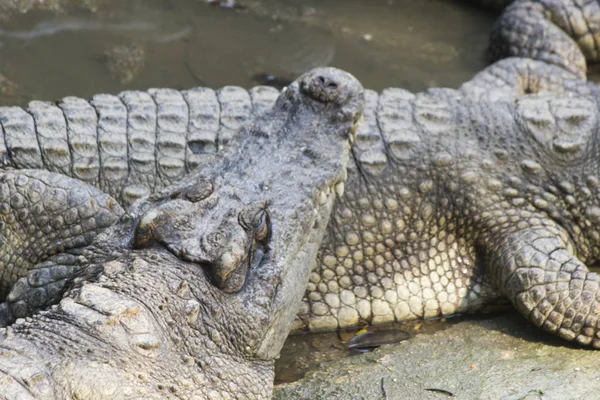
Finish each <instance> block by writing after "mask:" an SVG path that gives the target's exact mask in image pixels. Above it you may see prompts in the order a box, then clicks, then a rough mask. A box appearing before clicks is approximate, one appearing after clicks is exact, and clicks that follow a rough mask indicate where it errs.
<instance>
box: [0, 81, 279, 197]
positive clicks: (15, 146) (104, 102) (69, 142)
mask: <svg viewBox="0 0 600 400" xmlns="http://www.w3.org/2000/svg"><path fill="white" fill-rule="evenodd" d="M277 95H278V91H277V90H275V89H274V88H271V87H267V86H257V87H255V88H252V89H251V90H249V91H246V90H244V89H242V88H239V87H235V86H227V87H224V88H221V89H220V90H218V91H214V90H212V89H209V88H194V89H191V90H184V91H177V90H173V89H150V90H148V91H147V92H139V91H126V92H122V93H120V94H119V95H117V96H113V95H108V94H99V95H96V96H94V97H93V98H92V100H91V101H89V102H88V101H86V100H83V99H80V98H76V97H66V98H64V99H62V100H61V101H58V102H57V103H56V104H54V103H50V102H41V101H32V102H31V103H30V104H29V107H28V109H27V110H23V109H21V108H19V107H0V133H1V135H0V136H1V137H2V139H1V140H0V154H2V159H3V163H4V165H5V168H17V169H22V168H42V169H47V170H49V171H53V172H58V173H61V174H64V175H68V176H72V177H73V178H76V179H79V180H81V181H83V182H85V183H88V184H91V185H94V186H97V187H98V188H99V189H101V190H102V191H104V192H105V193H107V194H109V195H111V196H113V197H114V198H115V199H117V200H119V202H121V203H122V204H123V205H129V204H132V203H133V202H134V201H135V200H137V199H139V198H141V197H143V196H147V195H149V194H151V193H153V192H155V191H158V190H160V189H161V188H164V187H165V186H167V185H170V184H173V183H176V182H178V181H180V180H181V179H182V178H183V176H184V175H185V174H186V172H188V171H190V170H191V169H194V168H195V167H196V166H198V164H200V163H202V162H205V159H206V158H209V157H210V155H211V154H214V153H215V152H216V151H217V149H218V148H219V147H222V146H223V145H224V144H226V143H227V141H228V140H230V139H231V138H232V136H233V134H234V132H236V131H237V130H239V129H240V127H242V126H243V124H244V123H246V122H248V121H250V120H251V118H253V117H255V116H257V115H260V114H261V113H263V112H265V111H266V110H268V109H269V108H270V107H271V106H272V105H273V103H274V102H275V99H276V98H277Z"/></svg>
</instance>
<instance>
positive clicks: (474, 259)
mask: <svg viewBox="0 0 600 400" xmlns="http://www.w3.org/2000/svg"><path fill="white" fill-rule="evenodd" d="M233 91H235V92H237V93H240V94H242V95H243V97H244V98H245V101H244V103H243V104H244V106H242V107H238V108H236V109H239V110H243V112H244V114H243V115H244V117H243V118H252V115H253V112H254V113H257V114H260V112H261V111H260V109H261V107H256V104H258V103H256V102H254V103H253V100H252V99H253V98H255V97H253V96H256V94H257V93H259V92H261V93H266V92H269V90H266V89H263V88H257V89H252V90H250V91H249V93H248V92H245V91H243V90H242V89H239V88H235V89H234V88H229V89H227V92H233ZM167 92H168V93H169V94H171V95H172V98H176V99H177V102H178V104H181V105H182V107H172V106H169V105H167V104H163V103H161V102H160V101H157V100H156V99H158V98H159V96H157V95H156V93H160V91H153V90H151V91H149V92H148V93H143V92H126V93H127V94H126V95H125V94H121V95H119V96H107V95H103V96H102V98H105V99H110V101H111V102H113V103H114V104H116V105H117V106H116V107H113V108H111V110H117V109H118V110H121V111H120V113H119V114H117V113H112V114H111V113H109V112H107V111H105V110H102V109H100V110H98V109H99V107H98V105H99V104H100V103H101V102H100V101H95V100H93V101H92V102H90V103H89V104H88V103H86V102H84V101H83V100H77V101H75V100H71V99H66V100H63V101H62V102H59V103H58V104H57V105H52V104H48V103H44V104H43V107H44V108H45V109H46V110H52V113H50V112H47V113H40V112H39V111H36V109H39V108H41V107H42V103H39V102H35V103H34V104H33V106H31V105H30V108H29V109H28V110H27V111H25V110H21V109H17V108H11V109H10V110H8V109H0V115H3V116H4V117H2V118H0V122H1V125H2V127H3V132H4V134H5V137H6V139H5V141H4V142H5V145H6V146H7V147H6V151H5V152H4V154H5V156H4V162H5V164H6V165H8V166H13V167H18V168H22V166H23V163H24V161H20V160H26V159H27V160H29V159H31V158H27V157H26V156H28V155H30V154H35V156H36V158H35V160H36V163H37V164H36V165H38V166H39V167H43V168H47V169H51V170H53V171H57V172H60V173H63V174H70V173H73V174H74V172H75V171H79V169H78V168H74V167H73V166H74V165H75V163H76V162H78V161H77V160H79V159H78V158H77V157H75V156H72V158H68V156H69V155H70V154H72V153H73V154H74V153H75V152H68V151H63V152H62V154H64V155H65V157H66V160H67V161H65V162H64V163H63V164H61V165H63V167H62V168H63V169H62V170H58V169H53V168H58V167H55V165H57V163H54V164H53V163H50V162H48V161H46V160H49V159H50V157H49V156H44V154H48V153H52V152H48V150H47V149H51V148H56V147H57V145H56V144H53V143H56V142H52V141H47V142H46V141H45V139H46V138H47V137H49V135H48V134H41V131H40V129H41V128H43V127H53V129H46V132H53V133H58V134H60V135H61V136H60V137H61V140H60V143H63V144H64V146H66V148H70V147H69V143H70V142H72V141H73V139H72V137H77V135H75V136H73V135H72V133H71V132H72V131H73V130H74V129H73V128H72V127H73V126H76V125H77V124H75V123H73V122H71V121H78V123H79V127H78V128H77V129H79V130H82V129H83V127H85V126H86V122H82V121H85V119H82V118H80V119H78V118H73V117H71V116H70V114H69V111H66V112H65V111H64V110H68V109H69V106H70V104H73V103H75V102H77V103H78V104H82V105H84V107H86V108H90V109H92V110H93V109H94V107H96V112H95V113H92V112H90V113H89V114H90V115H93V114H97V115H98V119H97V120H93V122H92V123H90V126H89V127H88V128H89V129H91V131H92V132H98V133H97V135H98V136H97V137H98V138H99V139H98V142H100V141H101V139H100V138H101V137H102V135H103V134H105V133H106V132H111V134H112V133H114V132H117V130H116V129H113V128H110V129H109V128H106V127H103V126H102V124H103V123H104V122H103V121H109V122H110V123H112V124H113V126H117V125H118V126H121V127H123V128H122V129H121V130H120V131H119V132H121V137H120V139H119V140H120V142H119V143H123V144H122V145H121V146H120V147H119V148H121V149H124V151H123V152H122V156H121V157H120V158H118V157H115V158H117V159H118V160H120V161H119V162H122V163H123V165H125V166H126V167H125V168H128V167H127V165H129V164H131V165H132V167H131V168H129V169H127V171H128V173H129V175H125V176H124V177H122V178H121V179H120V180H115V182H116V183H114V184H113V183H111V182H109V183H102V179H106V177H108V176H112V175H110V174H112V173H113V172H114V171H115V170H116V169H115V168H107V167H106V166H105V165H104V162H103V161H102V158H101V157H100V160H99V161H98V164H97V165H96V167H95V169H93V171H95V172H94V174H90V175H91V176H90V177H89V179H88V181H87V182H89V183H90V184H96V185H99V186H100V187H101V188H103V189H104V190H108V191H109V192H110V193H114V194H117V195H118V194H122V193H124V192H123V188H128V187H131V186H132V185H141V186H143V182H140V181H133V180H130V177H132V176H135V171H134V170H135V168H136V167H135V165H134V164H135V163H134V162H131V161H128V160H134V159H135V155H136V152H135V151H132V150H131V149H134V148H135V147H136V145H137V142H136V140H138V139H136V138H137V137H139V135H137V132H138V129H139V128H138V127H139V126H140V125H143V126H147V127H148V129H150V132H151V133H152V134H151V135H147V134H145V136H144V137H146V138H148V137H153V136H154V137H155V138H156V139H155V141H153V142H151V144H156V145H155V147H152V146H150V147H148V148H149V149H150V151H149V152H148V153H150V154H158V151H159V150H157V149H158V147H159V146H158V145H157V144H158V143H159V142H160V140H159V139H158V138H159V137H160V135H162V134H163V132H176V131H179V132H181V135H180V136H179V137H180V142H177V143H181V144H180V145H178V149H179V153H178V154H179V156H172V157H171V158H172V159H174V160H179V163H178V164H177V165H178V168H179V169H178V171H180V172H179V173H180V174H181V175H182V176H183V175H184V174H185V172H186V171H191V170H193V169H194V168H197V166H196V165H198V163H199V164H200V165H202V163H206V164H205V165H210V164H211V163H212V161H211V158H212V157H214V154H213V153H212V152H213V150H214V149H215V148H217V149H219V148H220V147H223V148H227V146H225V144H226V142H227V141H231V140H232V138H234V137H236V135H235V134H234V133H235V129H228V128H230V126H227V124H228V123H229V121H231V120H232V119H231V115H232V114H228V113H226V112H225V111H226V110H232V109H233V108H228V107H226V106H224V105H223V104H225V103H224V102H222V101H221V103H219V99H220V98H221V97H223V96H221V92H217V93H215V92H211V91H210V90H208V89H194V90H192V91H191V92H194V93H196V92H201V93H209V95H208V97H210V98H211V99H212V100H211V102H210V104H212V105H215V108H213V109H212V110H211V111H207V112H197V111H196V110H198V108H194V107H195V104H196V103H194V102H190V100H189V98H190V96H189V93H191V92H176V91H173V90H167ZM132 93H135V96H134V95H132ZM163 93H164V92H163ZM270 93H272V92H270ZM253 94H254V95H253ZM597 94H598V87H597V86H596V85H595V84H592V83H588V82H586V81H584V80H582V79H580V77H579V76H578V75H577V74H574V73H572V72H569V71H567V70H565V69H563V68H561V67H559V66H554V65H549V64H547V63H545V62H542V61H535V60H530V59H519V58H509V59H505V60H502V61H499V62H498V63H496V64H494V65H492V66H490V67H488V68H487V69H485V70H484V71H482V72H481V73H480V74H478V75H477V76H475V77H474V78H473V80H471V81H470V82H467V83H465V84H464V85H463V86H462V87H461V88H460V89H459V90H451V89H430V90H428V91H426V92H424V93H418V94H412V93H409V92H407V91H405V90H402V89H396V88H390V89H386V90H384V91H383V92H381V93H376V92H374V91H371V90H367V91H365V99H366V105H365V111H364V116H363V121H362V123H361V124H360V126H359V129H358V132H357V136H356V140H355V143H354V145H353V148H352V160H353V161H354V162H351V163H350V165H349V167H348V179H347V181H346V183H345V185H339V186H336V192H337V193H338V194H339V195H340V197H341V199H340V200H339V201H337V202H336V205H335V207H334V210H333V216H332V219H331V222H330V224H329V226H328V228H327V233H326V235H325V238H324V239H323V242H322V243H321V247H320V249H319V252H318V255H317V260H318V263H317V267H316V269H314V271H313V272H312V273H311V274H310V279H309V281H308V287H307V291H306V293H305V295H304V297H303V301H302V303H301V305H300V307H299V312H298V316H297V318H296V320H295V322H294V325H293V327H294V329H295V330H303V329H309V330H311V331H319V330H327V329H336V328H345V327H351V326H356V325H361V324H364V323H369V324H379V323H387V322H392V321H405V320H410V319H416V318H430V317H436V316H447V315H452V314H456V313H461V312H466V311H473V310H477V309H479V308H481V307H483V306H484V305H486V304H488V303H490V302H495V301H499V300H500V299H506V298H507V299H508V300H510V301H511V302H512V303H513V304H514V305H515V306H516V308H517V309H518V310H519V311H520V312H521V313H522V314H524V315H525V317H527V318H528V319H530V320H531V321H532V322H533V323H534V324H536V325H537V326H540V327H542V328H543V329H545V330H547V331H550V332H553V333H555V334H557V335H559V336H561V337H563V338H565V339H568V340H577V341H578V342H581V343H586V344H591V345H593V346H596V347H598V346H599V345H600V344H599V341H598V338H597V337H596V329H597V328H596V325H595V320H596V312H597V311H596V303H595V301H596V300H595V298H594V293H596V292H597V291H598V290H599V289H598V288H597V275H596V274H594V273H589V272H588V270H587V268H586V264H592V263H594V262H595V261H596V260H597V257H598V243H599V241H598V240H597V239H598V238H597V236H598V232H597V231H596V230H594V224H595V222H594V221H595V220H596V219H598V218H599V217H598V215H600V211H599V210H600V209H599V208H598V207H596V206H595V204H594V199H595V198H596V195H597V193H598V190H599V189H598V186H599V185H598V184H597V181H598V178H597V171H595V170H594V162H593V159H592V158H591V157H589V154H593V151H594V149H595V143H596V134H595V132H596V126H597V122H596V117H597V105H596V100H595V98H597ZM136 96H137V97H141V96H144V97H145V98H146V99H148V104H149V106H148V107H147V108H146V110H149V111H147V112H146V113H145V114H143V115H144V118H142V117H140V114H142V113H141V112H139V108H137V107H134V106H131V103H130V102H128V100H127V99H129V98H136ZM268 96H271V94H269V95H268ZM215 99H216V100H215ZM198 104H201V103H200V102H199V103H198ZM253 104H254V107H252V105H253ZM217 105H220V107H218V106H217ZM264 108H267V109H268V101H266V102H265V103H264ZM160 110H165V112H164V113H163V115H165V121H169V122H172V121H180V122H181V121H183V122H182V123H181V127H180V128H179V129H175V128H173V126H174V125H175V124H171V125H169V124H167V122H161V118H160ZM166 110H168V111H169V113H167V112H166ZM219 110H221V111H220V112H221V116H220V118H218V117H219ZM9 112H10V113H12V114H11V115H15V114H18V115H19V116H20V117H19V118H14V117H7V115H8V114H9ZM51 115H56V116H58V117H57V118H55V119H52V118H50V117H49V116H51ZM73 115H74V114H73ZM109 115H110V116H111V117H112V118H109V117H108V116H109ZM116 115H117V116H116ZM192 115H200V116H202V117H190V116H192ZM207 117H211V118H209V119H207ZM24 120H27V121H28V122H27V123H26V124H24V123H23V122H22V121H24ZM146 120H150V121H152V123H150V124H146V123H145V121H146ZM207 120H210V121H211V127H212V130H210V131H209V130H198V131H195V130H194V129H196V127H197V126H198V124H204V122H206V121H207ZM239 120H242V118H239V119H238V121H239ZM11 121H19V123H13V122H11ZM40 121H42V123H40ZM53 121H59V123H58V124H57V123H55V122H53ZM60 121H62V122H60ZM65 121H66V122H65ZM140 121H142V122H144V123H143V124H140ZM198 121H200V122H198ZM61 124H62V125H61ZM23 126H26V127H27V135H28V137H31V138H32V139H30V140H25V139H21V140H20V141H19V142H16V141H15V140H12V142H11V141H10V140H8V137H9V136H10V135H12V137H14V138H17V137H25V136H26V135H22V134H21V133H20V132H21V131H20V130H22V129H23V128H22V127H23ZM166 126H170V129H166V128H165V127H166ZM203 126H204V125H203ZM55 127H61V129H54V128H55ZM186 127H187V128H186ZM11 129H13V131H12V132H11ZM139 130H140V131H143V129H139ZM127 132H129V133H128V134H127ZM144 132H147V131H144ZM193 132H194V133H196V132H202V133H203V134H204V136H202V137H203V138H206V137H210V138H211V139H210V140H208V141H206V140H205V139H203V140H204V141H203V142H202V143H203V146H197V144H198V142H197V141H196V142H195V143H196V144H194V142H193V141H191V140H189V139H186V138H188V137H193V136H192V133H193ZM223 132H225V133H226V134H223V135H222V134H221V133H223ZM58 134H57V135H56V136H58ZM90 135H92V137H94V138H95V137H96V136H93V134H90ZM186 135H190V136H186ZM194 137H200V135H198V136H194ZM220 138H222V139H224V140H223V142H221V141H220V140H219V139H220ZM42 139H44V140H42ZM146 140H148V139H146ZM88 142H89V143H92V146H91V147H90V148H91V149H92V150H94V151H98V152H99V150H96V149H100V148H101V147H108V146H106V145H104V144H101V145H99V146H98V147H94V146H93V144H94V143H96V141H94V140H91V141H88ZM113 142H116V140H113ZM175 142H176V141H175V140H172V141H171V143H175ZM11 143H18V145H19V146H20V147H19V148H17V149H16V150H13V147H14V145H13V144H11ZM25 143H32V145H31V147H27V146H29V145H26V144H25ZM46 143H48V144H46ZM206 143H209V146H206V145H204V144H206ZM36 146H39V147H36ZM53 146H54V147H53ZM186 146H187V147H186ZM116 147H117V146H115V147H113V148H116ZM207 147H209V148H211V151H210V152H209V153H208V154H202V153H199V154H196V153H194V151H193V149H194V148H207ZM25 148H27V149H30V148H33V149H34V150H28V151H25V150H23V149H25ZM128 149H129V150H128ZM188 150H190V151H189V152H188ZM192 153H193V154H194V156H193V157H187V158H186V157H185V155H186V154H188V155H191V154H192ZM171 154H174V153H171ZM216 154H219V152H217V153H216ZM195 156H200V157H204V159H203V160H202V161H197V158H196V157H195ZM128 157H129V158H128ZM177 157H179V158H177ZM164 159H165V157H164V156H161V157H159V156H155V158H153V159H152V162H151V163H149V165H151V166H155V165H156V161H155V160H159V161H160V160H164ZM189 160H191V161H189ZM19 163H21V164H19ZM171 164H175V163H174V162H171ZM103 168H106V169H107V172H106V173H103V172H101V171H102V170H103ZM154 168H156V169H154V170H151V172H149V173H147V174H146V175H145V176H144V178H146V179H147V178H150V181H152V182H154V184H155V186H154V187H149V188H146V189H143V190H145V192H144V193H148V192H152V191H155V190H158V189H160V185H161V184H160V178H158V177H157V175H158V174H157V173H155V172H152V171H158V168H157V167H154ZM129 171H130V172H129ZM76 177H77V178H78V179H80V178H81V176H76ZM103 177H104V178H103ZM176 179H179V178H176ZM176 179H175V180H176ZM156 182H159V184H156ZM119 198H120V199H126V198H123V197H119ZM172 245H175V243H172ZM52 267H53V268H54V267H55V265H52ZM33 270H35V268H34V269H33ZM20 279H21V280H25V279H29V276H27V277H25V278H24V277H21V278H20ZM299 282H300V281H299ZM299 285H300V284H299ZM302 285H304V283H302ZM17 286H18V285H17ZM30 286H31V285H30ZM22 292H23V291H22ZM24 292H27V291H24ZM11 296H12V298H13V300H14V299H18V298H19V296H14V295H12V293H11V295H9V297H11Z"/></svg>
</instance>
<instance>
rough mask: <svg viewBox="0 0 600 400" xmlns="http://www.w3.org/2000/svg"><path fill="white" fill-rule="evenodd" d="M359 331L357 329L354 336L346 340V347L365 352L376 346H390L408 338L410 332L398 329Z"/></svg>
mask: <svg viewBox="0 0 600 400" xmlns="http://www.w3.org/2000/svg"><path fill="white" fill-rule="evenodd" d="M363 331H364V329H363ZM361 332H362V331H359V333H358V334H357V335H356V336H354V337H353V338H352V339H350V340H349V341H347V342H346V347H347V348H348V349H351V350H355V351H361V352H367V351H370V350H373V349H375V348H377V347H381V346H391V345H394V344H397V343H400V342H402V341H404V340H407V339H410V333H408V332H406V331H402V330H399V329H386V330H377V331H366V332H362V333H361Z"/></svg>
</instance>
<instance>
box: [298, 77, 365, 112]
mask: <svg viewBox="0 0 600 400" xmlns="http://www.w3.org/2000/svg"><path fill="white" fill-rule="evenodd" d="M300 90H301V91H302V93H304V94H305V95H307V96H309V97H312V98H313V99H315V100H317V101H320V102H323V103H332V102H335V103H338V104H344V103H345V102H346V101H347V99H348V98H350V97H353V96H355V95H356V94H357V93H358V92H359V91H360V90H361V88H360V85H357V81H356V79H355V78H354V77H352V75H350V74H348V73H347V72H344V71H341V70H339V69H336V68H316V69H314V70H312V71H310V72H308V73H307V74H305V75H304V76H303V77H302V78H301V81H300Z"/></svg>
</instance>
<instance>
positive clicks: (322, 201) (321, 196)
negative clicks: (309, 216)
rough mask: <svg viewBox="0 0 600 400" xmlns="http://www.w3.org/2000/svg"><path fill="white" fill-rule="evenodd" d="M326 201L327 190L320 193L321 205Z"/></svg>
mask: <svg viewBox="0 0 600 400" xmlns="http://www.w3.org/2000/svg"><path fill="white" fill-rule="evenodd" d="M326 202H327V193H325V191H322V192H320V193H319V205H320V206H322V205H323V204H325V203H326Z"/></svg>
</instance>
